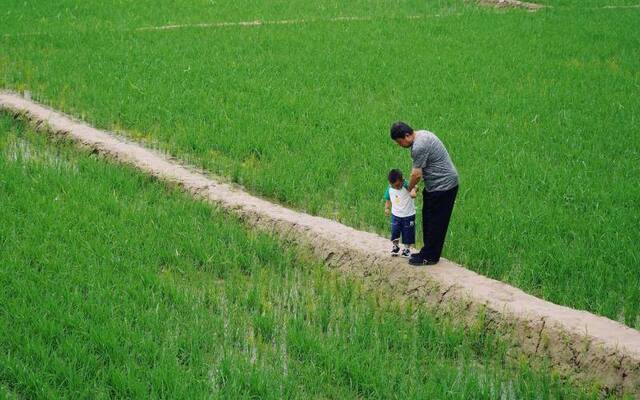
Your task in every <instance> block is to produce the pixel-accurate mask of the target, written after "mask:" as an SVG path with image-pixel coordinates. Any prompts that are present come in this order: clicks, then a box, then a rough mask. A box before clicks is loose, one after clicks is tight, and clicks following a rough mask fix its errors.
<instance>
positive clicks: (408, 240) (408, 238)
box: [402, 215, 416, 257]
mask: <svg viewBox="0 0 640 400" xmlns="http://www.w3.org/2000/svg"><path fill="white" fill-rule="evenodd" d="M415 243H416V216H415V215H411V216H409V217H405V218H403V219H402V244H404V250H403V251H402V255H403V256H406V257H408V256H409V255H411V246H413V245H414V244H415Z"/></svg>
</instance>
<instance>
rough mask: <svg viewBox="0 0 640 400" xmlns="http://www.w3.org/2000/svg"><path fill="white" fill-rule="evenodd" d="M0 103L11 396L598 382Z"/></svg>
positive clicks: (478, 388)
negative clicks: (411, 300) (366, 278)
mask: <svg viewBox="0 0 640 400" xmlns="http://www.w3.org/2000/svg"><path fill="white" fill-rule="evenodd" d="M49 140H52V139H46V138H45V137H44V136H37V135H36V134H34V133H32V132H31V131H30V130H28V129H26V128H25V127H24V126H23V125H21V124H17V125H15V124H14V123H13V121H12V120H11V118H9V117H7V116H6V115H0V166H1V168H0V194H1V195H2V198H3V207H1V208H0V219H1V220H2V221H3V223H2V224H0V244H1V246H0V265H1V266H2V267H0V286H1V287H2V288H3V290H2V291H0V330H1V331H2V332H4V333H5V334H4V335H1V336H0V393H1V394H2V396H6V397H8V398H33V399H37V398H113V397H120V398H205V397H206V398H211V397H215V398H310V397H313V398H362V397H367V398H369V397H370V398H403V399H404V398H459V399H468V398H487V399H493V398H497V397H498V396H500V397H501V398H519V399H520V398H535V399H546V398H550V399H551V398H595V397H596V396H597V392H596V389H597V387H594V388H592V390H593V391H591V392H584V391H580V390H578V389H577V388H575V387H572V386H571V385H569V384H568V383H567V382H563V381H561V380H559V379H558V378H557V377H556V376H554V374H553V373H551V372H548V371H547V372H541V370H539V369H537V368H532V367H531V366H530V365H529V364H527V363H526V362H525V361H524V360H520V361H514V360H511V359H510V358H509V357H507V356H506V353H505V347H504V345H503V343H502V342H501V340H500V339H499V338H498V337H496V336H494V335H492V333H491V332H490V331H489V330H487V329H485V327H484V326H483V324H482V320H480V319H479V320H478V324H477V326H476V327H475V328H473V329H470V330H467V331H462V330H460V329H459V328H457V327H456V326H455V325H454V324H452V323H451V321H450V320H447V319H440V320H436V319H434V317H432V316H431V315H429V314H428V313H426V312H424V310H422V309H419V308H414V307H412V306H410V305H400V304H396V303H394V302H392V301H391V300H388V299H384V298H381V297H379V296H375V295H373V294H366V293H365V292H363V291H362V290H361V289H360V288H359V287H358V285H357V284H355V283H353V282H351V281H348V280H344V279H343V278H339V277H337V276H336V275H333V274H331V273H329V272H327V271H326V270H325V269H324V268H323V266H322V265H319V264H318V263H316V262H313V261H311V260H310V259H309V258H308V257H307V256H306V255H305V254H303V253H300V252H299V251H298V250H296V249H292V248H287V249H285V248H283V247H282V245H280V244H279V243H278V241H277V240H276V239H274V238H272V237H270V236H267V235H263V234H254V233H251V232H248V231H247V230H246V229H245V228H244V227H243V226H242V225H241V224H240V223H239V222H238V221H237V220H236V219H234V218H233V217H230V216H228V215H225V214H223V213H221V212H219V211H217V210H215V209H212V208H211V207H210V206H208V205H206V204H204V203H199V202H196V201H193V200H191V199H190V198H188V196H187V195H186V194H183V193H181V192H179V191H177V190H172V189H166V188H165V187H164V186H163V185H160V184H158V183H157V182H155V181H154V180H153V179H152V178H148V177H145V176H143V175H141V174H139V173H137V172H136V171H134V170H133V169H131V168H123V167H119V166H116V165H113V164H111V163H109V162H105V161H104V160H102V159H99V158H97V157H95V156H91V155H85V154H83V153H80V152H78V151H76V150H74V149H73V148H72V147H71V145H67V144H64V143H59V142H53V143H52V142H50V141H49Z"/></svg>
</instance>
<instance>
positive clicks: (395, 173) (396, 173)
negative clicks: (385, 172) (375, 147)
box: [389, 169, 402, 183]
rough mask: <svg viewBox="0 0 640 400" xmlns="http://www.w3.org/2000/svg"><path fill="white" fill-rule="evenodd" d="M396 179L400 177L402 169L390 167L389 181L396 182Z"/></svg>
mask: <svg viewBox="0 0 640 400" xmlns="http://www.w3.org/2000/svg"><path fill="white" fill-rule="evenodd" d="M398 179H402V171H400V170H399V169H392V170H391V171H389V183H396V182H398Z"/></svg>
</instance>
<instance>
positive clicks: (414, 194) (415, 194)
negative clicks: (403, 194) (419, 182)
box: [409, 187, 418, 199]
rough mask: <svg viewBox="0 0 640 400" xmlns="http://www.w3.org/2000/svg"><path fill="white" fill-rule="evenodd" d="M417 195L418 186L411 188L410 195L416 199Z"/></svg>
mask: <svg viewBox="0 0 640 400" xmlns="http://www.w3.org/2000/svg"><path fill="white" fill-rule="evenodd" d="M417 195H418V193H417V191H416V188H415V187H414V188H413V189H411V192H409V196H411V197H412V198H414V199H415V198H416V196H417Z"/></svg>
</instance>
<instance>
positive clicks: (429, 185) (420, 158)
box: [411, 131, 458, 192]
mask: <svg viewBox="0 0 640 400" xmlns="http://www.w3.org/2000/svg"><path fill="white" fill-rule="evenodd" d="M411 158H412V159H413V168H421V169H422V179H423V180H424V185H425V189H426V191H427V192H438V191H443V190H449V189H452V188H454V187H455V186H456V185H458V171H457V170H456V167H455V166H454V165H453V162H452V161H451V157H449V153H448V152H447V149H446V148H445V147H444V145H443V144H442V142H441V141H440V139H438V137H437V136H436V135H434V134H433V133H432V132H429V131H416V138H415V140H414V141H413V145H412V146H411Z"/></svg>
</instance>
